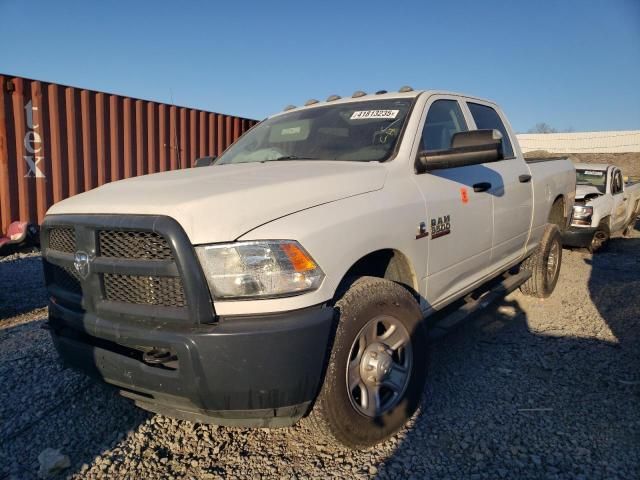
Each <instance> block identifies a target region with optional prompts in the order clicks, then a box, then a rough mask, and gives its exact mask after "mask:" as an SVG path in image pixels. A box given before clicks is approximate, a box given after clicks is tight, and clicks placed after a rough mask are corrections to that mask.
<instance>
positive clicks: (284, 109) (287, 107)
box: [282, 105, 296, 112]
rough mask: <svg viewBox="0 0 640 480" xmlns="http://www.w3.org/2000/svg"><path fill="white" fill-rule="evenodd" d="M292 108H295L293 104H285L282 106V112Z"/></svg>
mask: <svg viewBox="0 0 640 480" xmlns="http://www.w3.org/2000/svg"><path fill="white" fill-rule="evenodd" d="M294 108H296V106H295V105H287V106H286V107H284V108H283V109H282V111H283V112H286V111H289V110H293V109H294Z"/></svg>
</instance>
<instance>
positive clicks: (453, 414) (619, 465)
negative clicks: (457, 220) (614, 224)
mask: <svg viewBox="0 0 640 480" xmlns="http://www.w3.org/2000/svg"><path fill="white" fill-rule="evenodd" d="M638 236H639V237H640V235H638ZM565 255H567V256H573V258H572V265H571V267H570V269H565V271H563V272H562V276H561V281H560V283H559V284H558V287H557V290H556V292H555V294H554V295H552V297H551V298H549V299H545V300H539V299H532V298H527V297H524V296H523V295H521V294H520V293H513V294H511V295H509V296H508V297H507V298H506V299H505V300H503V301H501V302H498V303H497V304H496V305H495V306H494V307H491V308H490V309H489V310H488V311H487V312H485V313H483V314H482V315H480V316H478V317H476V318H475V319H473V320H471V321H469V322H467V323H466V324H464V325H462V326H461V327H460V328H459V329H457V330H456V331H454V332H452V333H451V334H449V335H448V336H446V337H445V338H443V339H442V340H440V341H439V342H438V343H437V344H435V345H434V346H433V348H432V351H431V354H430V358H431V365H430V373H429V377H428V381H427V388H426V392H425V398H424V400H423V403H422V408H421V412H420V413H419V414H418V415H417V416H416V417H415V419H414V422H413V424H412V425H411V426H410V428H408V429H407V430H406V431H405V432H403V433H401V434H399V435H398V436H397V437H396V438H395V439H392V440H391V443H392V445H393V447H394V448H393V454H392V455H391V456H389V457H388V458H386V460H385V461H383V462H381V463H380V464H379V465H378V473H377V477H378V478H406V477H409V476H412V475H413V476H414V477H417V478H420V477H425V476H426V477H432V476H435V477H436V478H439V477H451V478H460V477H464V478H468V477H472V478H473V477H477V478H484V477H483V476H486V478H521V477H532V478H542V477H545V478H546V477H555V476H556V475H559V476H560V477H564V476H572V477H573V476H580V475H582V476H585V478H593V477H598V478H612V477H620V478H621V477H627V478H628V477H629V475H631V477H633V476H634V475H638V474H640V460H639V459H640V451H639V450H640V434H639V433H638V428H637V425H638V419H639V418H640V416H639V412H640V387H639V385H640V295H639V294H638V293H637V292H639V291H640V238H632V239H622V238H619V239H612V240H611V245H610V247H609V249H608V250H607V251H606V252H602V253H599V254H597V255H595V256H594V257H593V258H591V256H590V255H585V254H584V253H582V252H566V251H565ZM574 264H577V268H576V267H575V265H574ZM585 274H586V275H588V276H589V277H588V281H587V282H584V281H579V279H578V278H577V277H578V276H581V275H585ZM634 425H635V427H634ZM636 478H637V477H636Z"/></svg>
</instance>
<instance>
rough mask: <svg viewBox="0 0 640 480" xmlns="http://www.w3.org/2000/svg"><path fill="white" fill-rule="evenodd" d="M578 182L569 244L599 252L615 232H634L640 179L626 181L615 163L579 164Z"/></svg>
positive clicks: (639, 205) (565, 238)
mask: <svg viewBox="0 0 640 480" xmlns="http://www.w3.org/2000/svg"><path fill="white" fill-rule="evenodd" d="M576 184H577V186H576V201H575V205H574V207H573V214H572V217H571V226H570V227H569V228H568V229H567V230H566V231H565V232H564V233H563V235H562V240H563V243H564V245H565V246H567V247H586V248H588V249H589V250H590V251H591V252H595V251H597V250H599V249H600V248H602V247H603V246H604V245H605V244H606V242H607V241H608V240H609V238H610V237H611V235H613V234H615V233H620V232H621V233H622V235H623V236H627V235H629V234H630V233H631V231H632V230H633V228H634V226H635V224H636V218H637V217H638V215H640V182H636V183H632V182H629V181H625V177H624V176H623V174H622V170H620V168H618V167H616V166H615V165H608V164H606V163H598V164H592V163H578V164H576Z"/></svg>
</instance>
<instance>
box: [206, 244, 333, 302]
mask: <svg viewBox="0 0 640 480" xmlns="http://www.w3.org/2000/svg"><path fill="white" fill-rule="evenodd" d="M196 252H197V253H198V258H199V259H200V263H201V264H202V268H203V270H204V274H205V276H206V277H207V282H208V283H209V290H210V291H211V294H212V295H213V297H214V298H216V299H243V298H269V297H281V296H290V295H297V294H300V293H304V292H308V291H310V290H316V289H317V288H318V287H319V286H320V284H321V283H322V280H323V279H324V273H323V272H322V270H321V269H320V267H319V266H318V265H317V264H316V263H315V261H314V260H313V259H312V258H311V256H310V255H309V254H308V253H307V252H306V251H305V250H304V249H303V248H302V247H301V246H300V244H299V243H298V242H294V241H291V240H271V241H253V242H237V243H227V244H220V245H205V246H201V247H196Z"/></svg>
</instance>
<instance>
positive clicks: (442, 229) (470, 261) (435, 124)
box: [415, 97, 493, 307]
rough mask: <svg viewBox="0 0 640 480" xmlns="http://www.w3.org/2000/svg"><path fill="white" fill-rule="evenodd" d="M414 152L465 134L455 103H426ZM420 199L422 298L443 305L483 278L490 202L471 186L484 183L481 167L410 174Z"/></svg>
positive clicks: (486, 177) (484, 172) (439, 146)
mask: <svg viewBox="0 0 640 480" xmlns="http://www.w3.org/2000/svg"><path fill="white" fill-rule="evenodd" d="M425 108H426V110H425V111H426V112H427V114H426V119H425V120H424V126H423V129H422V139H421V142H420V146H419V150H421V151H424V150H442V149H448V148H450V146H451V137H452V135H453V134H454V133H457V132H461V131H466V130H468V127H467V122H466V120H465V117H464V115H463V113H462V109H461V106H460V104H459V102H458V101H457V100H456V99H454V98H447V97H434V99H433V100H430V101H429V102H428V103H427V106H426V107H425ZM415 180H416V183H417V184H418V187H419V189H420V191H421V192H422V195H423V197H424V200H425V209H426V217H427V228H428V239H425V240H427V241H428V242H429V243H428V251H429V255H428V260H427V278H426V292H427V295H426V298H427V302H428V303H429V305H431V306H436V307H437V305H438V304H439V303H442V302H444V301H445V300H447V299H448V298H450V297H451V296H453V295H455V294H456V293H459V292H460V291H461V290H463V289H464V288H465V287H467V286H469V285H471V284H472V283H474V282H475V281H476V280H479V279H480V278H481V277H482V276H483V275H485V274H486V268H487V267H488V265H489V256H490V252H491V235H492V230H493V225H492V201H491V195H490V194H487V193H486V192H474V189H473V185H474V184H478V183H480V182H486V181H490V172H489V171H488V170H487V167H486V165H473V166H467V167H457V168H449V169H443V170H435V171H432V172H426V173H420V174H416V175H415Z"/></svg>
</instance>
